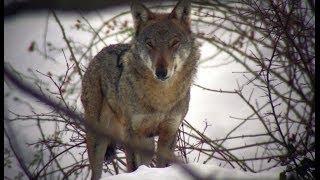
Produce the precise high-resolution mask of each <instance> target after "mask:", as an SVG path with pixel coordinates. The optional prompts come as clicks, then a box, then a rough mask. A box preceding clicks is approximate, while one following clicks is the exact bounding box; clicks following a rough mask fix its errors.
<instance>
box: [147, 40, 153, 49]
mask: <svg viewBox="0 0 320 180" xmlns="http://www.w3.org/2000/svg"><path fill="white" fill-rule="evenodd" d="M146 45H147V47H148V48H150V49H152V48H153V43H152V41H151V40H146Z"/></svg>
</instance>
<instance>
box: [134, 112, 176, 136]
mask: <svg viewBox="0 0 320 180" xmlns="http://www.w3.org/2000/svg"><path fill="white" fill-rule="evenodd" d="M180 121H181V116H172V117H168V116H166V115H165V114H162V113H152V114H133V115H132V116H131V117H130V121H129V122H130V123H131V128H132V130H133V132H134V133H138V134H140V135H142V136H145V137H150V136H156V135H158V129H159V126H160V125H161V124H163V123H170V124H172V126H179V124H180Z"/></svg>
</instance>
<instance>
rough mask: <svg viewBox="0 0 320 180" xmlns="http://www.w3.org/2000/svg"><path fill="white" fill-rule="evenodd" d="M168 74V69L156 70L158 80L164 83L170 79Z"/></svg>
mask: <svg viewBox="0 0 320 180" xmlns="http://www.w3.org/2000/svg"><path fill="white" fill-rule="evenodd" d="M167 74H168V71H167V69H166V68H163V67H161V68H157V69H156V76H157V78H158V79H160V80H162V81H164V80H166V79H168V77H167Z"/></svg>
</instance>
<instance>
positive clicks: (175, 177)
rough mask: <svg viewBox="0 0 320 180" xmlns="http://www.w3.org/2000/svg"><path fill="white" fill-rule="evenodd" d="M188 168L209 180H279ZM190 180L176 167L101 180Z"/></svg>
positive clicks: (207, 167)
mask: <svg viewBox="0 0 320 180" xmlns="http://www.w3.org/2000/svg"><path fill="white" fill-rule="evenodd" d="M187 166H188V167H190V168H191V169H193V170H194V171H195V172H197V173H199V174H201V175H203V177H204V178H206V177H207V178H208V177H210V179H215V180H217V179H221V180H222V179H268V180H269V179H270V180H273V179H279V174H277V173H271V172H264V173H256V174H255V173H250V172H243V171H240V170H235V169H227V168H222V167H219V166H216V165H207V164H197V163H193V164H188V165H187ZM157 179H164V180H192V178H191V177H190V176H189V175H188V174H187V173H186V172H185V171H184V170H182V169H181V168H180V167H179V166H178V165H172V166H169V167H167V168H149V167H147V166H144V165H143V166H140V167H139V168H138V169H137V170H136V171H135V172H132V173H125V174H119V175H115V176H108V177H103V178H102V179H101V180H157Z"/></svg>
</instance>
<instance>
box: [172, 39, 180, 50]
mask: <svg viewBox="0 0 320 180" xmlns="http://www.w3.org/2000/svg"><path fill="white" fill-rule="evenodd" d="M179 44H180V41H179V39H173V40H172V41H171V43H170V46H171V47H174V48H176V47H178V46H179Z"/></svg>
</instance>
